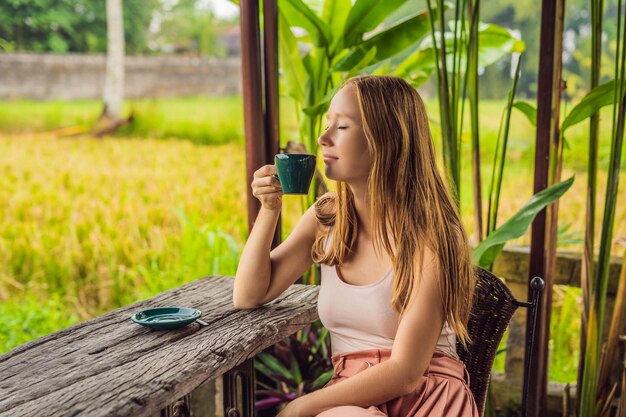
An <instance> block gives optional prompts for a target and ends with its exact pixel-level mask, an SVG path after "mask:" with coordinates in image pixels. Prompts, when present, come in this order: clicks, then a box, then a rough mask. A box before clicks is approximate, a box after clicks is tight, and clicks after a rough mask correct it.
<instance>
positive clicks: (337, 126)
mask: <svg viewBox="0 0 626 417" xmlns="http://www.w3.org/2000/svg"><path fill="white" fill-rule="evenodd" d="M326 122H327V124H326V126H327V127H326V130H324V132H322V134H321V135H320V137H319V138H318V140H317V142H318V143H319V144H320V145H321V146H322V153H323V156H324V163H325V164H326V170H325V172H326V177H327V178H328V179H331V180H336V181H344V182H347V183H348V184H350V183H352V184H354V183H358V182H364V181H366V180H367V176H368V174H369V171H370V168H371V157H370V155H369V152H368V150H367V139H366V138H365V133H364V132H363V126H362V125H361V114H360V111H359V104H358V102H357V99H356V92H355V90H354V87H353V86H352V85H350V84H348V85H346V86H344V87H343V88H342V89H341V90H339V92H338V93H337V94H336V95H335V96H334V97H333V99H332V101H331V102H330V107H329V109H328V115H327V116H326Z"/></svg>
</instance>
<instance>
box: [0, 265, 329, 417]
mask: <svg viewBox="0 0 626 417" xmlns="http://www.w3.org/2000/svg"><path fill="white" fill-rule="evenodd" d="M232 288H233V279H232V277H221V276H212V277H207V278H203V279H199V280H197V281H194V282H191V283H189V284H186V285H183V286H181V287H178V288H175V289H173V290H170V291H167V292H165V293H162V294H159V295H158V296H156V297H154V298H150V299H148V300H145V301H142V302H139V303H135V304H132V305H130V306H126V307H123V308H119V309H117V310H114V311H111V312H109V313H107V314H104V315H102V316H100V317H97V318H95V319H93V320H89V321H86V322H83V323H79V324H77V325H75V326H72V327H69V328H67V329H63V330H61V331H59V332H56V333H53V334H51V335H48V336H45V337H42V338H40V339H37V340H33V341H31V342H29V343H26V344H24V345H21V346H19V347H17V348H15V349H13V350H12V351H10V352H8V353H6V354H4V355H2V356H0V416H20V417H22V416H24V417H25V416H37V417H41V416H76V415H84V416H152V415H155V413H156V414H157V415H158V414H159V412H160V414H161V415H162V416H171V415H187V414H188V408H187V409H185V407H186V406H185V398H186V397H188V396H189V393H191V391H193V390H194V389H195V388H196V387H198V386H199V385H200V384H202V383H204V382H206V381H209V380H211V379H214V378H218V377H220V376H224V407H225V412H224V415H225V416H230V417H233V416H235V417H236V416H252V415H253V414H254V408H253V407H252V409H250V404H253V401H254V398H253V389H254V372H253V369H254V368H253V367H252V360H251V358H253V357H254V355H256V354H257V353H258V352H260V351H262V350H263V349H265V348H267V347H269V346H271V345H273V344H274V343H276V342H278V341H279V340H281V339H283V338H285V337H287V336H288V335H290V334H292V333H295V332H296V331H297V330H299V329H300V328H302V327H303V326H304V325H306V324H309V323H312V322H314V321H315V320H317V293H318V288H317V287H313V286H304V285H293V286H292V287H291V288H290V289H289V290H287V291H286V292H285V293H284V294H283V295H282V296H281V297H280V298H279V299H277V300H275V301H274V302H272V303H269V304H267V305H265V306H263V307H260V308H257V309H254V310H236V309H235V308H234V307H233V305H232ZM161 306H186V307H193V308H197V309H199V310H201V311H202V312H203V316H202V319H203V320H204V321H206V322H207V323H208V324H209V325H208V326H202V325H200V324H198V323H197V322H196V323H192V324H190V325H188V326H185V327H183V328H181V329H176V330H166V331H156V330H151V329H148V328H145V327H142V326H139V325H137V324H135V323H133V322H131V320H130V316H131V315H132V314H133V313H134V312H136V311H138V310H141V309H144V308H153V307H161ZM236 389H239V390H240V391H241V390H243V392H239V393H237V392H234V391H236ZM251 396H252V398H250V397H251ZM246 404H247V405H246Z"/></svg>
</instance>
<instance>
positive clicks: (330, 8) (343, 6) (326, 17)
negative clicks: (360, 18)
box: [322, 0, 352, 54]
mask: <svg viewBox="0 0 626 417" xmlns="http://www.w3.org/2000/svg"><path fill="white" fill-rule="evenodd" d="M351 8H352V2H351V1H350V0H326V1H324V6H323V8H322V20H323V21H324V22H326V24H327V25H328V28H329V29H330V32H331V33H332V34H333V35H335V34H339V36H336V35H335V36H333V44H332V45H331V48H330V50H331V51H330V52H331V54H332V53H333V52H334V51H336V50H339V49H342V48H343V46H342V43H343V37H342V36H341V34H342V33H343V28H344V26H345V24H346V19H347V18H348V14H349V13H350V9H351Z"/></svg>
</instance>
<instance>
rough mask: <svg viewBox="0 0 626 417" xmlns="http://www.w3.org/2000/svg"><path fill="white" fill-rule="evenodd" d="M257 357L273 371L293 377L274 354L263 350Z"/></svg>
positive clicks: (286, 376)
mask: <svg viewBox="0 0 626 417" xmlns="http://www.w3.org/2000/svg"><path fill="white" fill-rule="evenodd" d="M257 358H259V360H260V361H261V362H262V363H263V364H264V365H265V366H267V367H268V368H269V369H270V370H271V371H272V372H274V373H276V374H278V375H281V376H283V377H285V378H288V379H293V377H292V375H291V372H289V370H288V369H287V368H285V366H284V365H283V364H282V363H280V362H279V361H278V359H276V358H275V357H274V356H272V355H270V354H269V353H266V352H261V353H259V354H258V355H257Z"/></svg>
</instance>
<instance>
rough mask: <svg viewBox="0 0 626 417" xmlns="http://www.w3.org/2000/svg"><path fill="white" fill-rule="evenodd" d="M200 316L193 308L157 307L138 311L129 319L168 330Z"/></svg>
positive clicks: (184, 324)
mask: <svg viewBox="0 0 626 417" xmlns="http://www.w3.org/2000/svg"><path fill="white" fill-rule="evenodd" d="M200 316H202V312H201V311H200V310H196V309H195V308H188V307H159V308H150V309H147V310H141V311H138V312H137V313H135V314H133V315H132V316H131V317H130V319H131V320H132V321H134V322H135V323H137V324H141V325H142V326H146V327H150V328H152V329H156V330H170V329H177V328H179V327H183V326H186V325H188V324H189V323H193V322H194V321H196V320H197V319H198V318H200Z"/></svg>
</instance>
